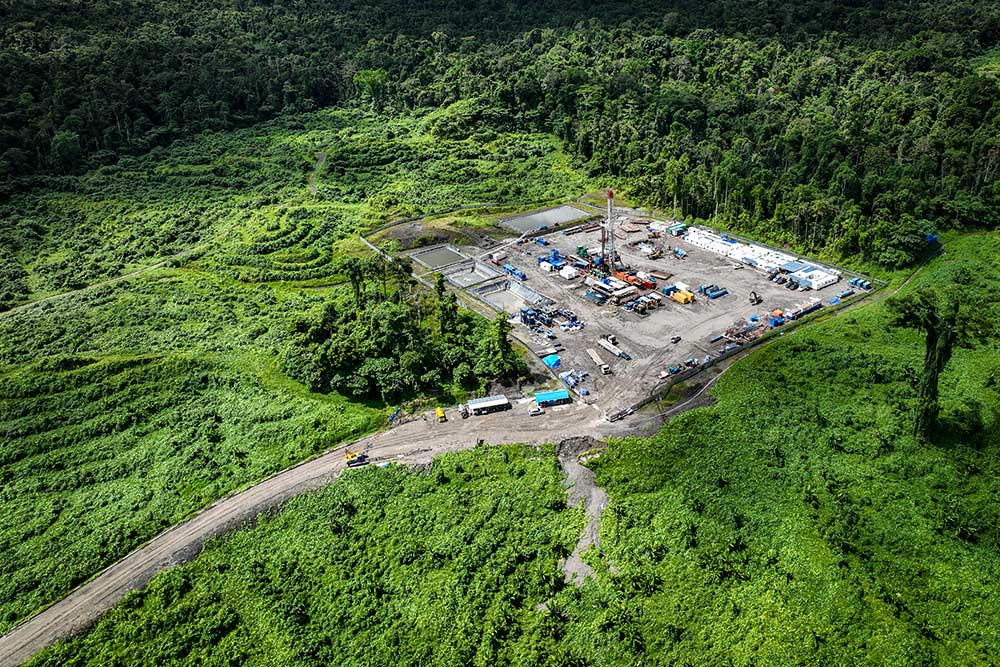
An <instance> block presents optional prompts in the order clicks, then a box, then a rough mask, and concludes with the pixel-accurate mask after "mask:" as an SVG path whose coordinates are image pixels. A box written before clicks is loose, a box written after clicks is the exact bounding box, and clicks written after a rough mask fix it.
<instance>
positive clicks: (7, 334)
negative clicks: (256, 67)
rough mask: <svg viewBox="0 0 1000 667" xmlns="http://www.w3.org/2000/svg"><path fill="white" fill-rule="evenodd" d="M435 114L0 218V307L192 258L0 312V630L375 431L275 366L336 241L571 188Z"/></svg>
mask: <svg viewBox="0 0 1000 667" xmlns="http://www.w3.org/2000/svg"><path fill="white" fill-rule="evenodd" d="M447 114H448V112H447V110H444V111H438V112H435V114H434V115H433V116H428V115H427V114H425V113H422V112H416V113H414V114H413V115H411V116H402V117H393V118H386V117H382V116H376V115H374V114H371V113H366V112H362V111H329V112H317V113H313V114H308V115H303V116H296V117H289V118H284V119H281V120H279V121H275V122H273V123H269V124H266V125H262V126H259V127H255V128H251V129H248V130H243V131H238V132H233V133H219V134H205V135H201V136H199V137H196V138H194V139H192V140H190V141H188V142H183V143H176V144H174V145H173V146H172V147H170V148H167V149H157V150H154V151H152V152H151V153H150V154H149V155H147V156H144V157H140V158H127V159H123V160H122V161H121V162H119V163H118V164H117V165H115V166H113V167H103V168H101V169H99V170H97V171H96V172H93V173H90V174H87V175H85V176H82V177H79V178H63V179H57V180H54V181H53V187H51V188H49V189H39V190H36V191H35V192H33V193H31V194H29V195H20V196H18V197H17V198H15V199H14V200H13V201H11V202H9V203H8V204H6V205H4V206H3V207H2V208H0V217H2V218H3V219H4V221H5V225H4V227H3V230H0V262H2V261H3V260H4V256H5V253H7V255H6V256H7V258H8V259H9V257H11V256H13V257H16V258H17V259H18V260H19V262H20V263H22V264H23V265H24V266H25V267H26V269H27V271H26V275H25V276H24V277H23V280H19V281H15V282H18V285H12V284H7V285H2V284H0V301H2V300H3V298H4V297H3V294H5V293H6V294H7V295H8V296H10V295H11V294H15V297H14V298H13V300H12V301H8V303H7V305H8V306H9V305H12V304H13V303H15V302H18V301H22V300H24V299H27V298H29V297H38V296H42V295H45V294H48V293H54V292H59V291H62V290H66V289H72V288H76V287H80V286H83V285H88V284H92V283H95V282H97V281H100V280H102V279H106V278H108V277H111V276H115V275H118V274H120V273H122V272H125V271H129V270H132V269H135V268H137V267H140V266H146V265H149V264H151V263H153V262H154V261H156V260H158V259H161V258H163V257H166V256H169V255H171V254H173V253H175V252H178V251H180V250H182V249H185V248H191V247H195V246H197V245H199V244H201V243H205V242H209V245H208V246H207V247H206V248H204V249H203V250H201V251H200V252H198V253H196V254H195V255H193V256H191V257H189V258H186V259H185V260H183V261H180V262H172V263H170V264H169V265H168V266H167V267H164V268H161V269H157V270H154V271H151V272H147V273H145V274H144V275H142V276H141V277H139V278H136V279H133V280H129V281H125V282H121V283H117V284H114V285H109V286H103V287H98V288H95V289H92V290H88V291H85V292H82V293H80V294H76V295H72V296H70V297H67V298H63V299H58V300H55V301H51V302H48V303H44V304H40V305H36V306H34V307H32V308H29V309H27V310H22V311H18V312H14V313H0V441H2V442H3V446H2V448H0V494H2V499H3V502H2V503H0V551H2V552H3V553H4V555H5V557H4V558H3V559H2V562H0V573H2V574H3V575H4V576H3V581H2V582H0V632H2V631H6V630H7V629H9V628H10V627H12V625H13V624H15V623H16V622H18V621H19V620H21V619H23V618H24V617H25V616H26V615H28V614H29V613H31V612H32V611H34V610H36V609H38V608H39V607H41V606H44V605H46V604H48V603H50V602H52V601H53V600H56V599H58V598H59V597H61V596H62V595H64V594H65V593H66V592H68V591H69V590H70V589H71V588H72V587H73V586H74V585H76V584H78V583H80V582H82V581H85V580H86V579H87V578H89V577H91V576H92V575H93V574H95V573H96V572H98V571H100V570H101V569H102V568H104V567H106V566H107V565H109V564H111V563H112V562H114V561H115V560H117V559H119V558H121V557H122V556H124V555H125V554H126V553H128V552H129V551H130V550H132V549H134V548H135V547H137V546H138V545H140V544H142V543H143V542H145V541H146V540H148V539H150V538H151V537H153V536H154V535H156V534H157V533H159V532H160V531H161V530H163V529H164V528H166V527H168V526H171V525H173V524H175V523H177V522H179V521H181V520H182V519H184V518H185V517H187V516H189V515H190V514H192V513H193V512H195V511H196V510H198V509H199V508H201V507H203V506H205V505H207V504H208V503H210V502H211V501H212V500H214V499H216V498H218V497H220V496H222V495H225V494H226V493H229V492H231V491H233V490H235V489H238V488H241V487H244V486H247V485H249V484H251V483H253V482H254V481H257V480H260V479H261V478H263V477H265V476H267V475H269V474H270V473H273V472H275V471H277V470H280V469H281V468H284V467H287V466H289V465H291V464H293V463H295V462H298V461H301V460H303V459H305V458H308V457H310V456H312V455H314V454H316V453H318V452H320V451H322V450H324V449H325V448H328V447H331V446H333V445H335V444H337V443H339V442H341V441H343V440H345V439H349V438H353V437H356V436H359V435H361V434H363V433H365V432H368V431H371V430H373V429H375V428H378V427H380V426H381V425H383V424H384V422H385V417H386V415H387V414H388V412H390V411H391V410H392V409H393V408H394V407H395V406H394V405H386V404H385V403H382V402H378V403H371V404H367V403H365V404H363V403H357V402H350V401H347V400H346V399H344V398H342V397H340V396H338V395H336V394H335V393H330V394H318V393H312V392H310V391H308V390H307V389H306V388H305V387H303V386H302V385H300V384H299V383H297V382H295V381H293V380H291V379H289V378H288V377H287V376H286V375H285V374H284V371H285V370H286V369H285V366H284V365H283V361H282V358H283V356H282V355H283V353H284V351H285V349H286V347H287V345H288V340H289V337H290V335H291V332H292V330H293V329H294V328H295V327H296V326H298V325H299V324H300V323H301V322H309V321H312V320H315V319H318V317H319V315H318V314H319V313H320V312H322V310H323V308H324V306H325V305H326V304H328V303H329V302H333V303H335V304H338V306H339V304H342V303H344V302H345V301H347V300H348V299H349V292H350V288H349V287H348V286H347V285H340V283H343V282H345V281H346V278H345V277H344V276H342V275H341V274H340V270H341V269H340V267H341V262H342V261H343V259H344V258H345V257H344V255H345V252H346V251H348V250H351V249H353V248H354V247H355V246H354V245H352V244H353V242H354V239H355V238H356V237H355V235H356V234H357V233H358V232H359V231H362V230H364V229H367V228H369V227H372V226H374V225H376V224H381V223H382V222H384V221H385V220H387V219H391V218H393V217H395V216H401V215H407V214H413V213H417V212H421V211H425V210H430V209H431V208H435V207H437V208H447V207H449V206H457V205H465V204H473V203H477V202H479V201H481V200H482V199H483V198H484V197H486V196H487V195H489V196H490V198H495V197H498V196H502V197H520V198H525V199H532V198H536V199H539V200H547V199H551V198H553V197H559V196H562V195H563V194H565V193H568V192H573V191H575V189H578V188H579V187H580V183H581V181H580V179H579V177H578V176H576V175H575V173H573V172H572V170H570V169H569V167H568V161H567V158H566V157H565V156H564V155H562V153H561V152H559V150H558V148H557V146H556V145H555V142H554V140H553V139H552V138H551V137H550V136H548V135H529V134H525V135H514V134H496V133H493V134H490V135H489V136H486V135H477V136H475V137H465V138H435V135H434V134H433V132H434V128H435V127H436V125H435V123H440V122H441V118H443V117H444V118H446V117H447ZM432 120H433V121H434V122H433V123H432V122H431V121H432ZM320 151H323V152H326V153H327V156H328V157H327V159H326V161H325V164H324V165H323V166H322V168H321V169H320V171H319V174H318V178H317V192H316V193H315V194H313V193H312V192H311V191H310V189H309V187H308V176H309V174H310V173H311V172H312V170H313V168H314V165H315V160H316V157H315V154H316V153H317V152H320ZM515 158H516V159H515ZM473 174H474V175H475V177H474V178H473ZM390 195H391V196H390ZM8 221H9V222H10V224H9V225H8V224H6V223H7V222H8ZM10 275H11V274H9V273H4V272H3V271H0V276H4V277H5V278H0V281H2V280H4V279H6V278H9V277H10ZM316 283H320V284H323V285H327V287H326V288H324V289H302V288H303V287H304V286H309V285H314V284H316ZM446 379H448V380H450V377H449V378H446Z"/></svg>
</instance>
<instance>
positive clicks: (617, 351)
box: [597, 337, 632, 361]
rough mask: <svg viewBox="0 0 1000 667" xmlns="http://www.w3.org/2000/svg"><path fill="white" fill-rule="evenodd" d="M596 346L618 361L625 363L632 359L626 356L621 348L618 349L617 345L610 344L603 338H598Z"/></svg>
mask: <svg viewBox="0 0 1000 667" xmlns="http://www.w3.org/2000/svg"><path fill="white" fill-rule="evenodd" d="M597 344H598V345H600V346H601V347H603V348H604V349H605V350H607V351H608V352H610V353H611V354H613V355H615V356H616V357H618V358H619V359H625V360H626V361H628V360H630V359H631V358H632V357H630V356H629V355H628V353H626V352H625V351H624V350H622V349H621V348H619V347H618V346H617V345H615V344H614V343H612V342H611V341H610V340H608V339H607V338H603V337H602V338H598V339H597Z"/></svg>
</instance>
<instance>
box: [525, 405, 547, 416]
mask: <svg viewBox="0 0 1000 667" xmlns="http://www.w3.org/2000/svg"><path fill="white" fill-rule="evenodd" d="M528 414H529V415H531V416H532V417H537V416H538V415H544V414H545V408H542V407H539V406H537V405H536V406H535V407H533V408H531V411H530V412H529V413H528Z"/></svg>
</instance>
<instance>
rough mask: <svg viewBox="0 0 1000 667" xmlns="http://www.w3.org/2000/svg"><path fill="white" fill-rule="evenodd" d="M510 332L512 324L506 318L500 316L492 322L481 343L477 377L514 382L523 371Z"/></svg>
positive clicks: (477, 361)
mask: <svg viewBox="0 0 1000 667" xmlns="http://www.w3.org/2000/svg"><path fill="white" fill-rule="evenodd" d="M510 330H511V326H510V322H508V321H507V318H506V317H503V316H500V317H497V318H496V319H495V320H493V321H492V322H490V326H489V327H487V328H486V331H485V332H484V334H483V337H482V338H481V339H480V341H479V347H478V355H477V356H478V358H477V360H476V375H478V376H480V377H484V378H495V379H498V380H512V379H514V378H515V377H516V376H517V374H518V373H519V372H520V371H521V368H522V366H523V362H522V361H521V359H520V357H519V356H518V354H517V352H515V351H514V346H513V345H511V342H510V339H509V338H508V337H507V334H509V333H510Z"/></svg>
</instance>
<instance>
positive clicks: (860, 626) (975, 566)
mask: <svg viewBox="0 0 1000 667" xmlns="http://www.w3.org/2000/svg"><path fill="white" fill-rule="evenodd" d="M998 256H1000V234H996V233H993V234H980V235H971V236H964V237H954V238H950V239H949V241H948V243H947V245H946V252H945V254H944V255H943V256H941V257H939V258H937V259H935V260H933V261H932V262H931V263H930V264H929V265H928V266H927V267H926V268H925V269H924V270H923V271H922V272H921V273H920V274H918V276H917V277H916V279H915V280H914V281H912V283H911V284H910V285H909V286H907V287H906V288H905V289H913V288H915V287H918V286H920V285H927V284H929V285H936V284H940V283H942V282H945V281H949V280H951V279H952V278H953V277H955V276H956V275H959V274H960V273H961V272H963V267H964V269H965V270H968V271H969V272H971V273H972V275H974V276H975V279H974V280H973V282H972V284H971V285H970V286H968V287H967V288H966V289H968V290H971V291H974V292H976V293H979V294H982V295H986V296H988V295H989V292H990V290H991V289H992V288H993V287H994V286H995V285H997V284H1000V263H998V260H997V257H998ZM997 306H998V304H997V301H996V299H995V298H993V299H992V304H991V305H990V306H989V307H991V308H993V309H996V308H997ZM921 358H922V350H921V341H920V340H919V338H918V336H917V335H916V334H915V333H913V332H910V331H907V330H901V329H896V328H890V327H889V326H888V318H887V311H886V308H885V306H884V304H877V305H870V306H866V307H864V308H860V309H855V310H852V311H850V312H848V313H845V314H843V315H841V316H839V317H837V318H834V319H831V320H828V321H825V322H821V323H819V324H817V325H816V326H813V327H807V328H805V329H801V330H796V331H794V332H790V333H789V334H787V335H785V336H783V337H781V338H779V339H777V340H776V341H775V342H773V343H771V344H769V345H767V346H765V347H763V348H761V349H760V350H758V351H757V352H755V353H753V354H752V355H750V356H749V357H747V358H746V359H744V360H742V361H740V362H738V363H737V364H736V365H734V366H733V367H732V368H731V369H730V370H729V371H728V372H727V373H726V374H725V375H724V376H723V378H722V379H721V380H720V381H719V383H718V384H717V386H716V387H715V388H714V389H713V390H712V395H713V396H714V397H715V398H716V401H717V402H716V404H715V405H713V406H712V407H708V408H702V409H698V410H694V411H691V412H688V413H685V414H683V415H681V416H679V417H677V418H675V419H673V420H671V422H670V423H669V424H668V425H667V426H666V427H665V428H664V429H663V430H662V431H661V432H660V433H659V434H658V435H656V436H655V437H653V438H649V439H639V438H626V439H623V440H617V441H613V442H611V443H610V446H609V448H608V450H607V451H606V452H605V453H604V454H603V455H602V456H600V457H599V458H598V459H595V460H593V462H592V463H590V465H591V466H592V467H593V468H594V469H595V470H596V472H597V479H598V482H599V483H600V484H601V485H603V486H604V487H605V488H606V489H607V490H608V492H609V494H610V497H611V502H610V504H609V506H608V508H607V509H606V511H605V512H604V514H603V517H602V526H601V539H602V545H601V549H600V551H598V550H592V551H590V552H589V553H588V554H586V558H587V559H588V561H589V562H590V563H592V564H593V566H594V567H595V570H596V572H597V579H596V580H594V581H591V582H589V583H587V584H586V585H585V586H583V587H582V588H579V589H578V588H575V587H572V586H569V587H567V586H565V585H564V584H563V583H562V574H561V571H560V568H559V558H560V557H562V556H563V555H565V554H566V553H567V551H568V549H569V548H571V546H572V544H573V543H574V541H575V535H576V531H577V530H578V529H579V528H580V519H579V515H578V514H576V513H575V512H573V511H567V510H564V509H562V508H561V507H560V506H561V503H562V502H563V498H564V496H563V494H562V491H561V490H560V489H559V487H558V484H557V481H558V474H557V469H556V463H555V459H554V456H553V455H552V452H551V451H548V450H545V451H542V452H539V453H535V452H532V451H531V450H520V449H517V448H510V447H507V448H496V449H490V448H480V449H477V450H475V451H472V452H466V453H462V454H457V455H450V456H447V457H444V458H442V459H438V460H437V461H436V462H435V464H434V466H433V467H432V468H431V469H430V470H429V471H426V472H405V471H401V470H396V469H393V470H379V469H375V470H366V471H364V472H363V473H361V474H357V475H350V476H348V477H347V478H345V479H344V480H342V481H340V482H338V483H337V484H335V485H333V486H332V487H330V488H328V489H326V490H324V491H322V492H320V493H316V494H311V495H309V496H307V497H303V498H299V499H297V500H295V501H293V502H291V503H289V505H288V506H287V507H286V509H285V510H284V511H283V512H282V513H281V514H280V515H279V516H278V517H276V518H274V519H269V520H267V521H265V522H264V523H262V524H261V525H259V526H257V527H255V528H252V529H248V530H245V531H241V532H238V533H236V534H235V535H233V536H232V537H230V538H227V539H221V540H218V541H216V542H214V543H213V544H212V545H211V546H210V547H209V548H208V549H207V551H206V553H204V554H203V555H202V556H200V557H199V558H197V559H196V560H195V561H193V562H192V563H191V564H189V565H186V566H184V567H181V568H178V569H176V570H173V571H170V572H167V573H165V574H163V575H160V576H159V577H157V578H156V579H154V581H153V582H152V583H151V584H150V586H149V587H148V588H147V589H146V590H144V591H141V592H138V593H135V594H132V595H130V596H128V598H126V600H125V601H124V602H123V603H122V604H121V605H120V606H119V607H118V608H117V609H116V610H115V611H113V612H112V613H111V614H109V615H108V616H107V617H105V618H104V619H103V620H102V621H101V622H100V623H99V624H98V625H97V627H96V628H95V629H94V630H93V631H92V632H90V633H87V634H85V635H83V636H81V637H79V638H77V639H74V640H71V641H68V642H64V643H62V644H60V645H57V646H56V647H53V648H51V649H49V650H47V651H46V652H44V653H43V654H41V655H40V656H39V657H38V658H36V660H35V661H34V662H33V663H32V664H34V665H95V666H96V665H104V664H123V665H138V664H153V663H155V664H165V665H166V664H192V663H195V662H197V663H202V664H212V665H237V664H248V665H266V664H276V663H281V664H289V665H320V664H330V663H331V662H336V663H338V664H345V665H352V664H357V665H408V664H412V665H417V664H419V665H452V664H483V665H487V664H489V665H492V664H516V665H609V664H654V665H685V664H690V665H737V666H741V667H742V666H749V665H817V666H819V665H830V664H852V665H901V666H902V665H906V666H910V665H955V666H962V667H965V666H969V665H983V666H986V665H993V664H996V651H995V647H996V646H998V645H1000V623H998V622H997V620H996V619H997V618H1000V602H998V598H997V595H996V590H997V588H996V582H997V581H998V580H1000V532H998V526H1000V504H998V503H997V486H996V479H997V476H998V474H1000V449H998V444H1000V436H998V431H1000V420H998V414H1000V389H998V386H1000V385H998V377H997V375H998V371H997V369H998V368H1000V345H998V342H997V340H993V341H992V342H989V343H987V344H984V345H981V346H979V347H977V348H975V349H969V350H965V349H961V350H958V351H957V353H956V355H955V358H954V360H953V361H952V364H951V366H949V368H948V370H947V372H946V373H945V376H944V379H943V383H942V399H943V402H942V405H943V411H942V416H943V419H944V422H945V424H946V425H947V429H946V432H945V434H944V435H942V436H941V437H939V438H937V439H936V440H935V441H934V442H933V443H931V444H921V443H919V442H918V441H917V440H916V439H915V438H914V437H913V436H912V435H911V426H912V421H913V415H914V410H915V401H916V399H915V390H914V386H913V381H914V379H915V377H916V373H917V372H918V370H919V365H920V363H921ZM540 602H544V603H545V604H544V605H540V604H539V603H540Z"/></svg>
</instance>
